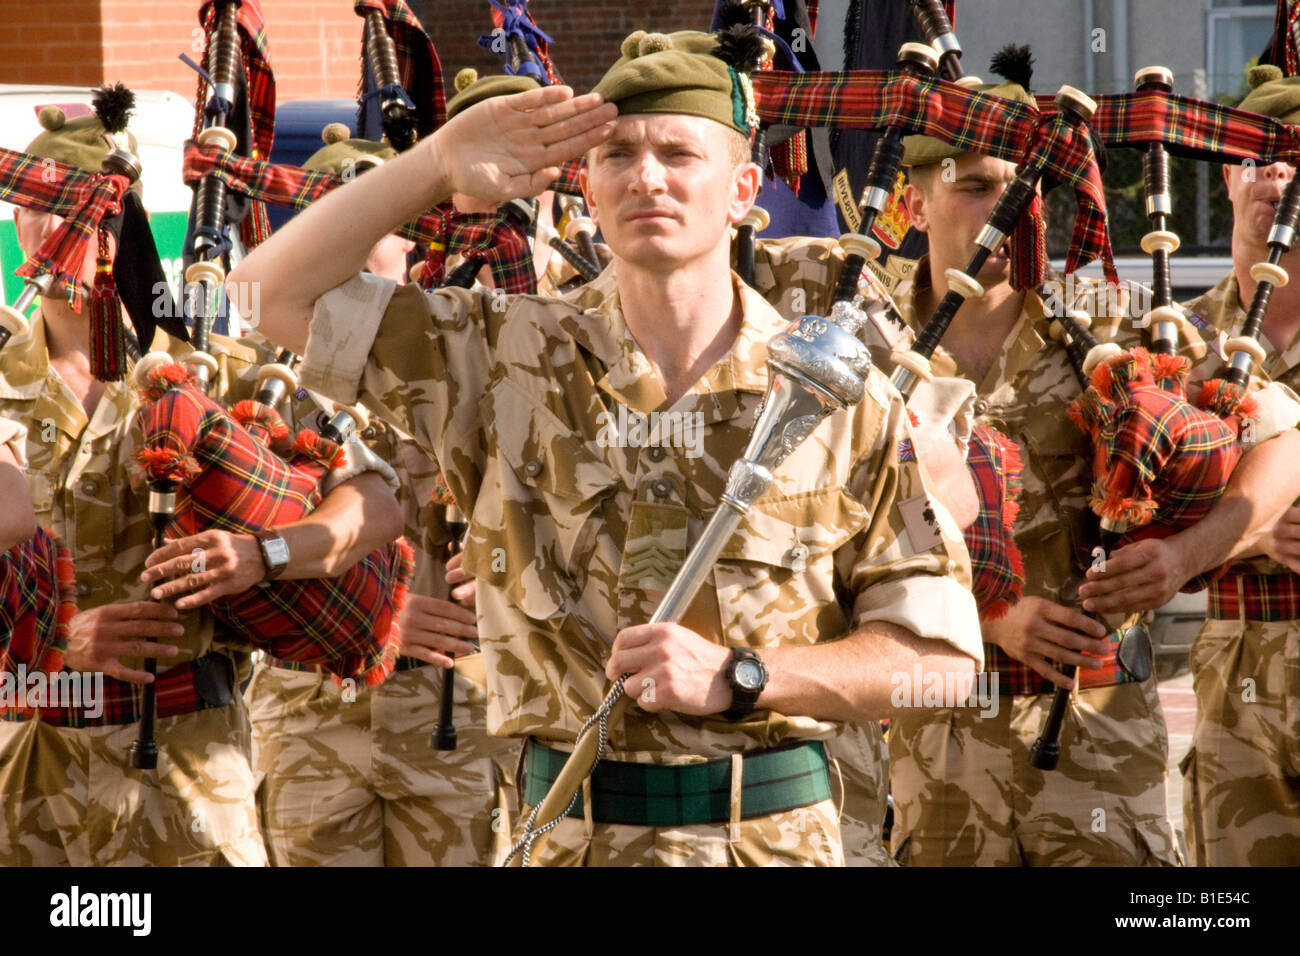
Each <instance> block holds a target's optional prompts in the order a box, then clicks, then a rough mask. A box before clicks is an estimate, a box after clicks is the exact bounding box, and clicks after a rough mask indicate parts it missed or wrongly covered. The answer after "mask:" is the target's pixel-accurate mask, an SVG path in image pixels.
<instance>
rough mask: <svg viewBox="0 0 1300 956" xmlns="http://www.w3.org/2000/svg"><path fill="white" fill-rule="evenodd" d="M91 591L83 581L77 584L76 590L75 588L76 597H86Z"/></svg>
mask: <svg viewBox="0 0 1300 956" xmlns="http://www.w3.org/2000/svg"><path fill="white" fill-rule="evenodd" d="M91 590H92V588H91V587H90V585H89V584H87V583H86V582H85V581H78V582H77V588H76V591H77V597H87V596H88V595H89V594H90V592H91Z"/></svg>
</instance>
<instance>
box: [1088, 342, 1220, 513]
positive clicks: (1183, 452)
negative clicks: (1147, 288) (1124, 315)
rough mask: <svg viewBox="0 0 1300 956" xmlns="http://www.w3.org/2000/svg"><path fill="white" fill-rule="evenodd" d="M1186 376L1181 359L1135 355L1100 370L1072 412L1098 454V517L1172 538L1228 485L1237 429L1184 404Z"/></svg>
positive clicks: (1139, 352) (1093, 501)
mask: <svg viewBox="0 0 1300 956" xmlns="http://www.w3.org/2000/svg"><path fill="white" fill-rule="evenodd" d="M1187 369H1188V362H1187V360H1186V359H1184V358H1178V357H1175V356H1162V355H1157V356H1152V355H1151V354H1150V353H1149V352H1147V350H1146V349H1143V348H1136V349H1133V350H1132V352H1128V353H1124V354H1123V355H1120V356H1117V357H1115V358H1113V359H1111V360H1110V361H1109V362H1105V363H1103V364H1101V365H1099V366H1097V368H1096V369H1094V370H1093V373H1092V381H1091V382H1090V383H1089V386H1088V389H1087V391H1085V392H1084V394H1083V395H1082V396H1080V397H1079V398H1078V399H1077V400H1076V401H1075V402H1074V404H1073V405H1071V406H1070V410H1069V416H1070V419H1071V421H1073V422H1074V423H1075V424H1076V425H1077V426H1078V427H1079V429H1080V430H1081V431H1083V432H1085V433H1086V434H1088V435H1089V436H1090V437H1091V438H1092V440H1093V443H1094V446H1095V448H1096V455H1095V458H1094V460H1093V477H1094V479H1095V482H1094V485H1093V492H1092V497H1091V498H1090V499H1089V504H1090V505H1091V506H1092V510H1093V511H1094V512H1096V513H1097V514H1098V515H1099V516H1102V517H1108V518H1111V519H1113V520H1116V521H1123V522H1126V523H1127V524H1128V525H1129V527H1130V528H1136V527H1141V526H1145V525H1148V524H1151V523H1152V522H1157V523H1159V524H1160V525H1162V526H1164V527H1166V528H1168V529H1170V531H1174V530H1178V529H1180V528H1185V527H1187V526H1188V525H1191V524H1194V523H1195V522H1197V521H1199V520H1200V519H1201V518H1203V517H1204V516H1205V514H1206V513H1207V512H1208V511H1209V510H1210V508H1211V507H1212V506H1213V504H1214V502H1215V501H1217V500H1218V497H1219V495H1220V494H1222V492H1223V489H1224V488H1225V487H1226V486H1227V483H1228V477H1229V475H1230V474H1231V473H1232V469H1233V468H1234V467H1235V466H1236V464H1237V460H1238V459H1239V458H1240V457H1241V446H1240V445H1239V444H1238V441H1237V435H1238V431H1239V428H1240V424H1239V423H1237V422H1235V420H1226V421H1225V420H1224V419H1222V418H1220V417H1219V416H1217V415H1212V414H1209V413H1207V412H1204V411H1202V410H1200V409H1198V408H1196V407H1195V406H1193V405H1191V404H1189V403H1188V402H1187V401H1186V399H1185V398H1183V396H1182V393H1183V388H1184V384H1183V383H1185V381H1186V377H1187ZM1162 384H1164V385H1167V386H1172V388H1168V389H1167V388H1162V387H1161V385H1162Z"/></svg>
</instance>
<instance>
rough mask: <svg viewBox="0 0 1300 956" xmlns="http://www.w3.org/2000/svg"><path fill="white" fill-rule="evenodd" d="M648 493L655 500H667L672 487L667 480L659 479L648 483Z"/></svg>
mask: <svg viewBox="0 0 1300 956" xmlns="http://www.w3.org/2000/svg"><path fill="white" fill-rule="evenodd" d="M650 491H651V492H652V493H653V494H654V496H655V497H656V498H667V497H668V496H669V495H670V494H672V492H673V486H672V485H671V484H669V483H668V481H667V479H664V478H659V479H657V480H656V481H652V482H651V483H650Z"/></svg>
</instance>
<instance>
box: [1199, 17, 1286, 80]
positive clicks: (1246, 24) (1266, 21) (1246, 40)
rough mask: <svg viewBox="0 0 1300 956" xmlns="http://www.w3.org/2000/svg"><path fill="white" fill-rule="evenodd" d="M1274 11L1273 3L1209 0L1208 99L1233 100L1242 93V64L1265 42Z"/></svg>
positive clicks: (1266, 41)
mask: <svg viewBox="0 0 1300 956" xmlns="http://www.w3.org/2000/svg"><path fill="white" fill-rule="evenodd" d="M1276 12H1277V9H1276V4H1261V3H1242V2H1240V0H1213V2H1212V4H1211V7H1210V9H1209V10H1208V11H1207V12H1206V21H1207V22H1206V29H1205V62H1206V68H1207V72H1208V76H1207V78H1206V79H1207V81H1208V87H1209V88H1208V90H1207V91H1206V92H1207V94H1208V98H1209V99H1212V100H1219V101H1222V100H1225V99H1227V100H1230V101H1232V102H1234V103H1235V102H1236V101H1237V100H1238V99H1240V98H1241V97H1242V96H1244V95H1245V94H1246V77H1245V69H1246V65H1247V64H1249V63H1253V62H1255V61H1256V60H1257V59H1258V58H1259V55H1260V54H1261V53H1263V52H1264V48H1265V47H1266V46H1268V42H1269V40H1270V39H1271V37H1272V35H1273V17H1274V15H1275V14H1276Z"/></svg>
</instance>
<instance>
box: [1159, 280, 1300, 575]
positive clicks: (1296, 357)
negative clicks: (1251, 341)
mask: <svg viewBox="0 0 1300 956" xmlns="http://www.w3.org/2000/svg"><path fill="white" fill-rule="evenodd" d="M1249 306H1250V303H1249V302H1247V303H1245V304H1244V305H1243V303H1242V301H1241V298H1240V292H1239V289H1238V287H1237V278H1236V276H1235V275H1233V274H1232V273H1229V274H1228V275H1226V276H1224V278H1223V279H1222V280H1220V281H1219V284H1218V285H1216V286H1215V287H1214V288H1212V289H1210V290H1209V291H1208V292H1206V293H1205V294H1204V295H1202V296H1200V297H1199V298H1196V299H1193V300H1191V301H1190V302H1188V303H1186V304H1185V305H1184V309H1185V310H1186V311H1187V312H1188V317H1189V319H1190V321H1191V322H1192V324H1193V325H1195V326H1196V328H1197V330H1198V331H1199V332H1200V333H1201V336H1202V337H1203V338H1204V339H1205V341H1206V342H1207V343H1208V344H1209V353H1210V354H1209V356H1208V357H1207V359H1206V361H1205V362H1203V363H1201V364H1200V365H1198V366H1197V368H1196V369H1194V370H1193V377H1194V378H1198V379H1199V378H1209V377H1211V376H1213V375H1214V374H1216V373H1217V372H1218V371H1219V370H1220V369H1221V368H1222V367H1223V365H1224V364H1225V362H1226V361H1227V359H1226V356H1225V353H1224V350H1223V346H1224V343H1226V342H1227V341H1228V339H1230V338H1232V337H1234V336H1237V335H1240V334H1241V327H1242V325H1244V324H1245V321H1246V309H1247V308H1248V307H1249ZM1259 344H1260V345H1262V346H1263V347H1264V352H1265V356H1266V357H1265V359H1264V361H1263V363H1262V364H1259V365H1256V366H1255V370H1254V373H1253V374H1254V375H1255V377H1256V378H1259V379H1262V380H1265V381H1274V382H1281V383H1282V384H1283V385H1287V386H1289V387H1290V388H1292V389H1300V338H1297V340H1296V341H1294V342H1292V343H1291V345H1290V347H1288V348H1287V349H1285V350H1283V351H1281V352H1279V351H1278V350H1277V348H1276V347H1275V346H1274V345H1273V343H1271V342H1269V340H1268V338H1267V337H1265V336H1262V335H1261V336H1260V340H1259ZM1231 570H1232V571H1233V572H1234V573H1237V574H1289V573H1290V569H1289V568H1287V567H1286V566H1285V565H1283V564H1280V563H1279V562H1277V561H1274V560H1272V559H1271V558H1267V557H1264V556H1263V555H1260V556H1259V557H1254V558H1245V559H1242V560H1238V561H1234V562H1233V563H1232V569H1231Z"/></svg>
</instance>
